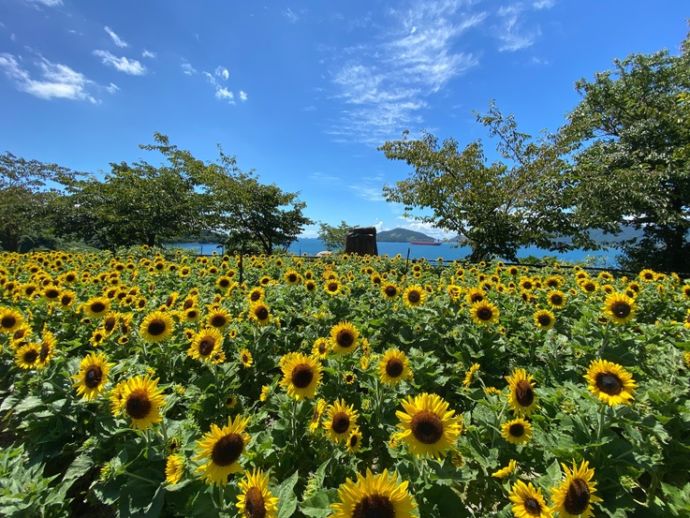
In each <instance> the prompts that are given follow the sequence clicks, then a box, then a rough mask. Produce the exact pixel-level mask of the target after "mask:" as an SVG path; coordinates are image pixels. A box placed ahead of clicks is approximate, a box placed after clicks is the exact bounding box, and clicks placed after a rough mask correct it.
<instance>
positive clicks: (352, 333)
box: [331, 322, 359, 354]
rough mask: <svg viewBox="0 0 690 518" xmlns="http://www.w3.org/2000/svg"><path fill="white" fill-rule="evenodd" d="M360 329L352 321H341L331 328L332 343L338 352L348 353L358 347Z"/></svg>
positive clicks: (334, 350) (334, 349)
mask: <svg viewBox="0 0 690 518" xmlns="http://www.w3.org/2000/svg"><path fill="white" fill-rule="evenodd" d="M358 338H359V331H358V330H357V328H356V327H355V326H353V325H352V324H351V323H350V322H340V323H339V324H336V325H334V326H333V327H332V328H331V344H332V346H333V347H332V348H333V352H335V353H336V354H348V353H351V352H352V351H354V350H355V349H356V348H357V345H358V343H357V339H358Z"/></svg>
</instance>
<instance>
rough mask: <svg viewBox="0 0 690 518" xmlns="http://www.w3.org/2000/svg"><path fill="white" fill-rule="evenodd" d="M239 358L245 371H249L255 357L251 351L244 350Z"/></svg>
mask: <svg viewBox="0 0 690 518" xmlns="http://www.w3.org/2000/svg"><path fill="white" fill-rule="evenodd" d="M239 356H240V363H241V364H242V367H244V368H245V369H248V368H249V367H251V366H252V364H253V363H254V357H253V356H252V353H251V351H250V350H249V349H246V348H245V349H242V350H241V351H240V352H239Z"/></svg>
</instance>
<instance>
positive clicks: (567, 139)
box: [559, 36, 690, 272]
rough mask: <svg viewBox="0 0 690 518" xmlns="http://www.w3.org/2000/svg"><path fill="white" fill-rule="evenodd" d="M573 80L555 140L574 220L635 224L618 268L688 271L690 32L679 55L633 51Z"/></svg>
mask: <svg viewBox="0 0 690 518" xmlns="http://www.w3.org/2000/svg"><path fill="white" fill-rule="evenodd" d="M576 87H577V90H578V92H579V93H580V94H581V95H582V96H583V98H582V101H581V102H580V104H579V105H578V106H577V107H576V108H575V109H574V110H573V112H572V113H571V114H570V115H569V120H568V122H567V124H566V125H565V126H564V127H563V128H562V129H561V131H560V134H559V140H560V142H561V144H562V145H563V146H564V148H565V149H566V150H567V151H568V152H569V153H570V172H569V176H570V178H571V182H572V185H573V189H572V192H573V195H574V204H575V211H574V215H575V216H576V217H577V220H578V223H579V225H581V226H583V227H594V228H602V229H605V230H607V231H609V232H619V231H621V228H622V226H623V225H629V226H632V227H634V228H635V229H637V230H638V231H641V234H642V237H641V238H638V239H631V240H629V241H628V242H627V243H626V245H625V247H624V250H625V253H626V255H625V256H624V257H623V258H621V263H622V264H623V265H624V266H625V267H628V268H631V269H639V268H642V267H645V266H648V267H652V268H657V269H661V270H675V271H683V272H688V271H690V244H689V243H688V229H689V228H690V220H689V219H688V216H689V215H690V212H689V210H690V36H689V37H688V38H687V39H686V40H685V42H684V43H683V45H682V53H681V54H680V55H678V56H672V55H670V54H669V53H668V52H666V51H663V52H657V53H655V54H651V55H641V54H634V55H631V56H629V57H627V58H626V59H624V60H622V61H620V60H616V61H615V62H614V70H612V71H606V72H602V73H598V74H596V76H595V78H594V80H593V81H587V80H584V79H583V80H581V81H579V82H578V83H577V85H576Z"/></svg>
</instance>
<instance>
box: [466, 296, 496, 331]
mask: <svg viewBox="0 0 690 518" xmlns="http://www.w3.org/2000/svg"><path fill="white" fill-rule="evenodd" d="M499 315H500V312H499V311H498V308H497V307H496V306H495V305H494V304H492V303H491V302H489V301H488V300H481V301H479V302H475V303H474V304H472V305H471V306H470V316H471V317H472V320H473V321H474V323H475V324H478V325H488V324H492V323H495V322H498V317H499Z"/></svg>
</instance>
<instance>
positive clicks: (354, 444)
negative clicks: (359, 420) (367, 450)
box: [345, 426, 362, 453]
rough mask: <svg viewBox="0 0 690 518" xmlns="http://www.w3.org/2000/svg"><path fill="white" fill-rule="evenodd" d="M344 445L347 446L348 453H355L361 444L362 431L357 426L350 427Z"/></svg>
mask: <svg viewBox="0 0 690 518" xmlns="http://www.w3.org/2000/svg"><path fill="white" fill-rule="evenodd" d="M345 445H346V446H347V451H349V452H350V453H355V452H356V451H358V450H359V448H360V447H361V446H362V432H360V430H359V427H358V426H356V427H355V428H353V429H352V432H350V436H349V437H348V438H347V441H346V442H345Z"/></svg>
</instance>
